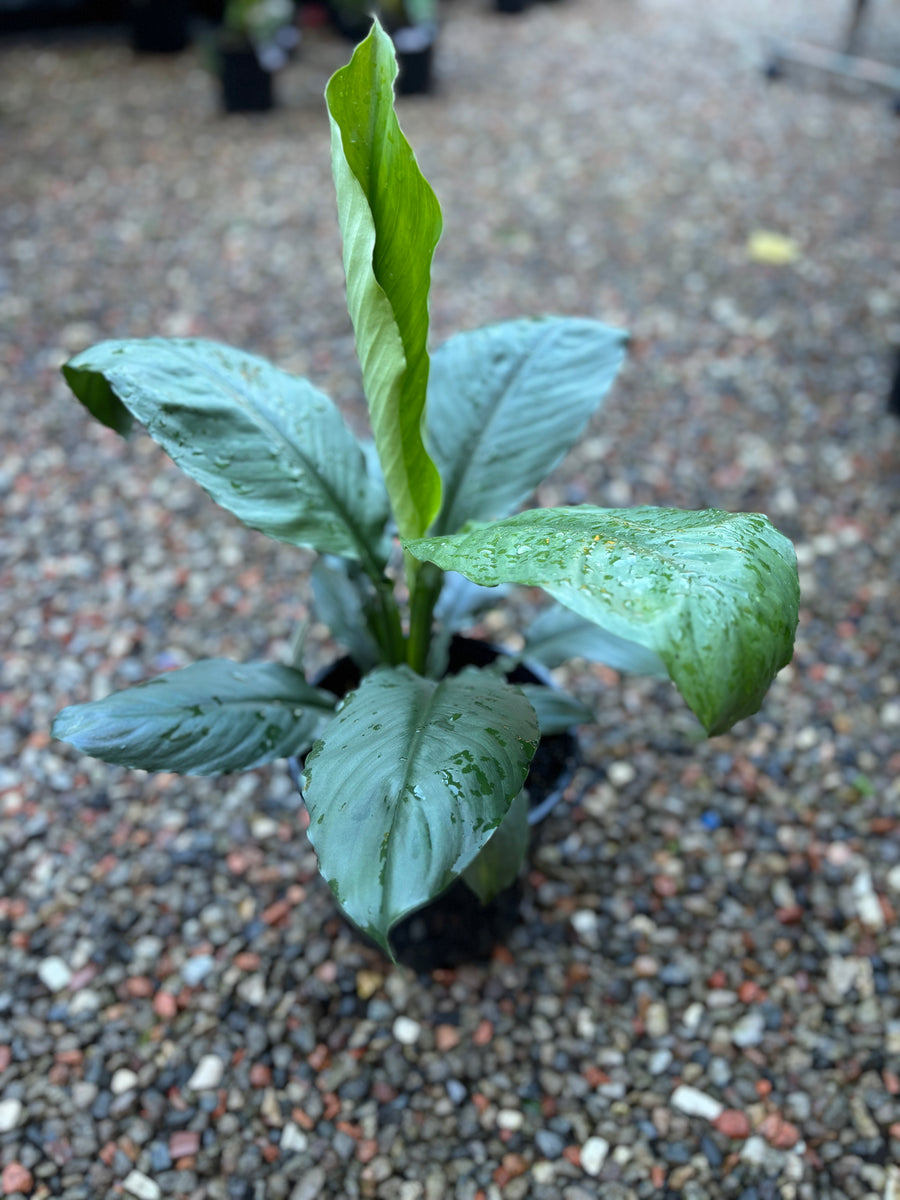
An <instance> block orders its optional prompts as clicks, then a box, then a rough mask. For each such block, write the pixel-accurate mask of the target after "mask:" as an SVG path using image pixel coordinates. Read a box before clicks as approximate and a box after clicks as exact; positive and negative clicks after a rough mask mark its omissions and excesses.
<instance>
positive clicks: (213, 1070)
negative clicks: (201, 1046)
mask: <svg viewBox="0 0 900 1200" xmlns="http://www.w3.org/2000/svg"><path fill="white" fill-rule="evenodd" d="M224 1074H225V1064H224V1063H223V1062H222V1060H221V1058H219V1056H218V1055H216V1054H204V1055H203V1057H202V1058H201V1059H200V1061H199V1062H198V1063H197V1066H196V1067H195V1068H194V1073H193V1075H192V1076H191V1077H190V1079H189V1080H188V1083H187V1085H188V1087H189V1088H190V1089H191V1091H193V1092H208V1091H211V1090H212V1089H213V1088H217V1087H218V1086H219V1084H220V1083H221V1082H222V1076H223V1075H224Z"/></svg>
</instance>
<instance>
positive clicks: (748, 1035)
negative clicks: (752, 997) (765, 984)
mask: <svg viewBox="0 0 900 1200" xmlns="http://www.w3.org/2000/svg"><path fill="white" fill-rule="evenodd" d="M765 1031H766V1020H765V1017H764V1016H763V1014H762V1013H761V1012H758V1011H757V1010H755V1009H754V1010H753V1011H752V1012H748V1013H747V1014H746V1015H745V1016H743V1017H741V1019H740V1020H739V1021H737V1022H736V1023H735V1024H734V1026H733V1027H732V1030H731V1040H732V1042H734V1044H735V1046H740V1047H741V1048H742V1049H743V1048H744V1047H746V1046H758V1045H759V1044H760V1042H761V1041H762V1040H763V1035H764V1034H765Z"/></svg>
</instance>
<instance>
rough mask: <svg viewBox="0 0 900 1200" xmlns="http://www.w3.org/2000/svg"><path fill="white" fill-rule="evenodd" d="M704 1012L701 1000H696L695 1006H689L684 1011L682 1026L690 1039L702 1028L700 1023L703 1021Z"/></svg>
mask: <svg viewBox="0 0 900 1200" xmlns="http://www.w3.org/2000/svg"><path fill="white" fill-rule="evenodd" d="M703 1012H704V1009H703V1005H702V1004H701V1003H700V1001H699V1000H695V1001H694V1002H693V1004H689V1005H688V1006H687V1008H686V1009H685V1010H684V1013H683V1014H682V1017H681V1025H682V1028H683V1029H684V1031H685V1033H686V1034H687V1035H688V1036H689V1037H692V1036H693V1035H694V1034H695V1033H696V1032H697V1030H698V1029H699V1028H700V1022H701V1021H702V1020H703Z"/></svg>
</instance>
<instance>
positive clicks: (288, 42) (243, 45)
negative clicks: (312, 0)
mask: <svg viewBox="0 0 900 1200" xmlns="http://www.w3.org/2000/svg"><path fill="white" fill-rule="evenodd" d="M298 39H299V34H298V30H297V27H296V25H295V24H294V5H293V3H292V0H227V3H226V4H225V9H224V12H223V15H222V24H221V27H220V28H219V30H218V31H217V37H216V45H215V52H214V57H215V61H216V66H217V69H218V74H219V78H220V80H221V85H222V105H223V107H224V109H225V111H226V112H230V113H233V112H266V111H268V110H269V109H270V108H272V106H273V103H274V92H273V87H272V75H273V73H274V72H275V71H278V70H279V69H280V68H281V67H283V66H284V65H285V63H286V62H287V60H288V55H289V54H290V52H291V50H292V49H293V48H294V47H295V46H296V44H297V41H298Z"/></svg>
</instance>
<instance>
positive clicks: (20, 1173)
mask: <svg viewBox="0 0 900 1200" xmlns="http://www.w3.org/2000/svg"><path fill="white" fill-rule="evenodd" d="M0 1182H2V1185H3V1195H4V1196H12V1195H13V1194H14V1193H15V1192H24V1193H25V1195H26V1196H27V1195H28V1194H29V1192H30V1191H31V1189H32V1188H33V1187H34V1178H33V1176H32V1174H31V1172H30V1171H29V1170H28V1168H27V1167H23V1166H22V1164H21V1163H20V1162H11V1163H7V1164H6V1166H5V1167H4V1168H3V1175H2V1177H0Z"/></svg>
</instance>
